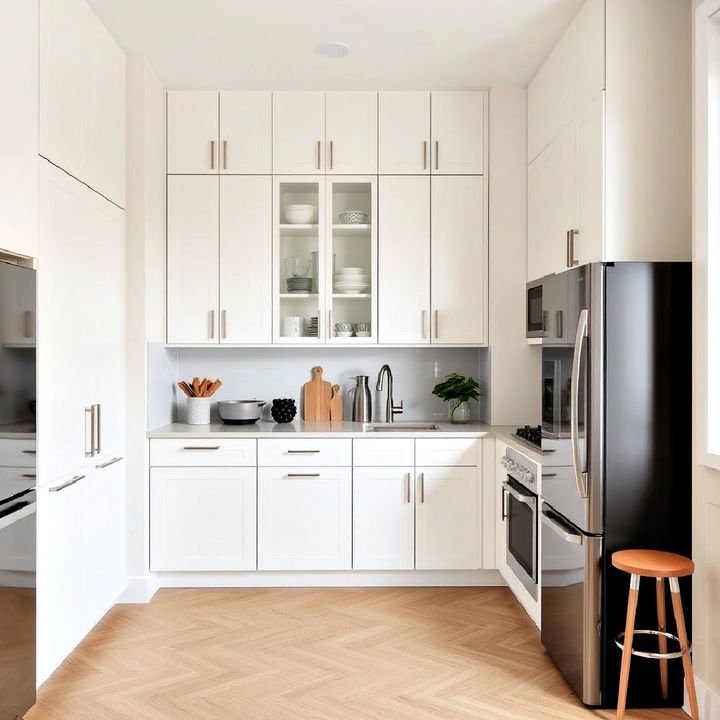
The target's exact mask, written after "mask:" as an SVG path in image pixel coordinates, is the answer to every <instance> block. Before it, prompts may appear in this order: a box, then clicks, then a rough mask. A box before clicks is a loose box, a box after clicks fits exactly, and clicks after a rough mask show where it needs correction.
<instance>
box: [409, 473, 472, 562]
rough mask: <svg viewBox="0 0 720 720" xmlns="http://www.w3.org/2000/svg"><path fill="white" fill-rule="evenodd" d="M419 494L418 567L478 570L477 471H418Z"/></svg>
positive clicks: (417, 489) (417, 522) (416, 531)
mask: <svg viewBox="0 0 720 720" xmlns="http://www.w3.org/2000/svg"><path fill="white" fill-rule="evenodd" d="M415 492H416V503H415V508H416V515H415V523H416V526H415V567H416V568H417V569H418V570H474V569H475V568H478V567H479V566H480V553H479V552H478V539H479V537H480V533H479V515H478V470H477V468H474V467H418V468H417V470H416V491H415Z"/></svg>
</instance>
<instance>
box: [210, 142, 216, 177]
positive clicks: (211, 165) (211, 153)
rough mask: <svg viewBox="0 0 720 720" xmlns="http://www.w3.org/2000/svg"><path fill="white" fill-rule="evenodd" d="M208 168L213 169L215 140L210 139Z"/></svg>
mask: <svg viewBox="0 0 720 720" xmlns="http://www.w3.org/2000/svg"><path fill="white" fill-rule="evenodd" d="M210 169H211V170H214V169H215V141H214V140H211V141H210Z"/></svg>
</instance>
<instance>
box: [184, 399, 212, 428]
mask: <svg viewBox="0 0 720 720" xmlns="http://www.w3.org/2000/svg"><path fill="white" fill-rule="evenodd" d="M187 424H188V425H209V424H210V398H209V397H200V398H194V397H189V398H188V399H187Z"/></svg>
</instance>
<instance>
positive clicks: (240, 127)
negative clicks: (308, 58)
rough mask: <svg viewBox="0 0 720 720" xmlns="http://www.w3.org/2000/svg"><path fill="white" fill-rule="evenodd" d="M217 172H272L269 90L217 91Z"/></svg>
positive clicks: (270, 99)
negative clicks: (218, 131)
mask: <svg viewBox="0 0 720 720" xmlns="http://www.w3.org/2000/svg"><path fill="white" fill-rule="evenodd" d="M219 152H220V159H219V166H220V172H221V173H231V174H239V175H243V174H249V175H269V174H270V173H271V172H272V93H269V92H221V93H220V145H219Z"/></svg>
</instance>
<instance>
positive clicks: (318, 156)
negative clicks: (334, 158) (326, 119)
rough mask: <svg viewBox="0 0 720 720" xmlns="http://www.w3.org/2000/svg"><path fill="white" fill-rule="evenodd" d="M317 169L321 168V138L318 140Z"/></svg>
mask: <svg viewBox="0 0 720 720" xmlns="http://www.w3.org/2000/svg"><path fill="white" fill-rule="evenodd" d="M317 169H318V170H319V169H320V140H318V141H317Z"/></svg>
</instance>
